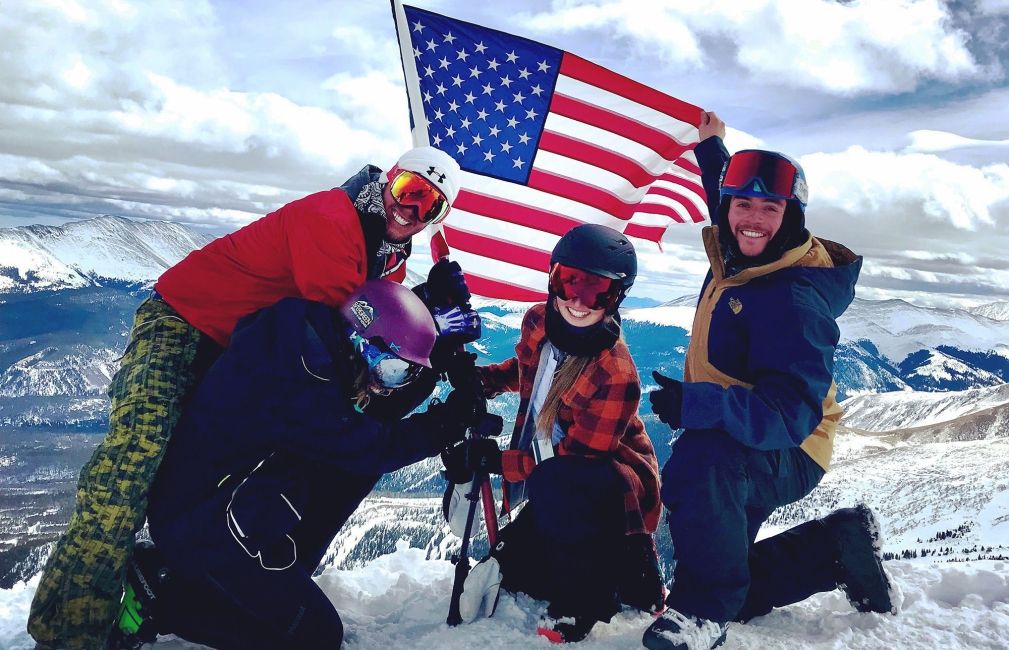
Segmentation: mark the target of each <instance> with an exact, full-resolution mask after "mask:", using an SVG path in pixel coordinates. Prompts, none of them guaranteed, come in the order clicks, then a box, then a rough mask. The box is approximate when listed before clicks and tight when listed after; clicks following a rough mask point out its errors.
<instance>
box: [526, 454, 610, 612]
mask: <svg viewBox="0 0 1009 650" xmlns="http://www.w3.org/2000/svg"><path fill="white" fill-rule="evenodd" d="M527 486H528V489H529V504H528V506H527V509H528V512H526V513H522V514H521V515H520V516H523V515H528V516H529V518H530V521H529V527H530V529H531V531H532V535H531V537H532V538H533V539H536V540H537V542H536V547H533V548H531V549H530V552H531V554H533V555H535V556H539V559H538V560H534V561H533V564H534V566H535V568H536V570H538V571H539V573H540V575H539V576H537V577H536V578H534V579H533V581H535V582H536V583H538V586H539V587H541V589H542V593H541V595H540V597H542V598H544V599H546V600H548V601H550V604H551V609H552V611H553V612H555V613H557V614H559V615H565V616H584V617H589V618H593V619H596V620H608V619H609V617H610V616H612V615H613V614H614V613H615V612H616V611H618V609H619V605H618V604H617V597H616V591H617V587H616V585H617V575H616V567H617V566H618V558H619V554H620V552H621V551H622V545H621V542H622V540H623V537H624V533H625V530H624V528H625V524H624V511H623V492H624V489H623V481H622V480H621V479H620V477H619V475H618V474H617V473H616V470H615V469H614V468H613V466H612V464H611V463H610V461H608V460H589V459H586V458H583V457H580V456H561V457H556V458H552V459H550V460H548V461H546V462H544V463H541V464H540V465H538V466H537V467H536V470H535V471H534V472H533V473H532V475H531V476H530V477H529V479H528V482H527ZM531 595H532V594H531Z"/></svg>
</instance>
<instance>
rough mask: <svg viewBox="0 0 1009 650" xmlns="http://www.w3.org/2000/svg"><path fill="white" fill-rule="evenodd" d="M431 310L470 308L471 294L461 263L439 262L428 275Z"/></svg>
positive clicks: (443, 260) (442, 260) (429, 305)
mask: <svg viewBox="0 0 1009 650" xmlns="http://www.w3.org/2000/svg"><path fill="white" fill-rule="evenodd" d="M427 295H428V300H429V301H430V302H428V303H427V306H428V308H429V309H432V311H433V308H434V307H466V308H468V307H469V298H470V292H469V287H467V286H466V277H465V276H464V275H463V272H462V267H461V266H459V262H450V261H448V260H447V259H441V260H438V263H437V264H435V265H434V266H432V267H431V271H430V272H428V274H427Z"/></svg>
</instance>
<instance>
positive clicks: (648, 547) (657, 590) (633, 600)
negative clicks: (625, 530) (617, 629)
mask: <svg viewBox="0 0 1009 650" xmlns="http://www.w3.org/2000/svg"><path fill="white" fill-rule="evenodd" d="M617 581H618V585H617V593H619V594H620V602H622V603H624V604H625V605H629V606H631V607H633V608H635V609H639V610H641V611H643V612H650V613H652V614H656V615H657V614H661V613H662V610H664V609H665V607H666V604H665V598H666V589H665V585H664V584H663V580H662V571H661V569H659V558H658V555H657V554H656V551H655V542H654V541H653V540H652V536H651V535H648V534H644V533H642V534H637V535H626V536H625V537H624V549H623V555H622V557H621V568H620V572H619V573H618V575H617Z"/></svg>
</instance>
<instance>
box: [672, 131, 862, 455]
mask: <svg viewBox="0 0 1009 650" xmlns="http://www.w3.org/2000/svg"><path fill="white" fill-rule="evenodd" d="M695 153H696V155H697V160H698V163H699V164H700V167H701V171H702V179H703V182H704V189H705V191H706V192H707V194H708V197H710V200H709V212H710V213H711V215H712V223H713V225H712V226H709V227H707V228H705V229H704V232H703V240H704V247H705V251H706V252H707V255H708V259H709V261H710V262H711V269H710V270H709V272H708V274H707V277H706V278H705V280H704V285H703V287H702V288H701V293H700V297H699V299H698V303H697V311H696V312H695V314H694V322H693V326H692V329H691V340H690V345H689V347H688V349H687V358H686V363H685V368H684V380H685V383H684V390H683V408H682V414H683V426H684V427H685V428H686V429H711V430H719V431H724V432H726V433H728V434H729V435H730V436H732V437H733V438H734V439H735V440H737V441H739V442H740V443H742V444H744V445H746V446H748V447H752V448H755V449H761V450H770V449H787V448H791V447H802V449H803V450H804V451H806V453H808V454H809V455H810V457H811V458H812V459H813V460H814V461H816V462H817V464H819V465H820V466H821V467H823V468H824V469H827V468H828V466H829V465H830V458H831V455H832V453H833V438H834V430H835V429H836V427H837V423H838V422H839V421H840V419H841V415H842V410H841V407H840V406H839V405H838V404H837V401H836V399H835V393H836V385H835V384H834V380H833V370H834V350H835V348H836V346H837V342H838V338H839V335H840V332H839V330H838V327H837V323H836V319H837V318H838V317H839V316H840V315H841V314H842V313H844V310H845V309H847V307H848V305H849V304H851V301H852V299H853V298H854V295H855V282H856V281H857V280H858V273H859V270H860V269H861V266H862V258H861V257H859V256H856V255H855V254H854V253H852V252H851V251H850V250H848V249H847V248H845V247H844V246H841V245H840V244H836V243H834V242H830V241H827V240H823V239H818V238H816V237H813V236H812V235H810V236H809V237H807V239H806V240H805V241H804V242H803V243H802V244H801V245H799V246H797V247H795V248H792V249H790V250H788V251H786V252H785V253H784V254H783V255H782V257H781V258H780V259H779V260H777V261H775V262H772V263H770V264H766V265H763V266H758V267H751V268H746V269H743V270H741V271H739V272H738V273H736V274H734V275H730V276H726V272H725V266H724V255H723V253H722V251H721V249H720V246H719V243H718V232H717V229H718V228H719V227H723V224H720V223H718V211H717V206H718V177H719V175H720V173H721V169H722V165H723V164H724V163H725V162H726V161H727V160H728V157H729V155H728V152H727V151H726V150H725V147H724V146H723V145H722V141H721V139H720V138H718V137H712V138H708V139H707V140H705V141H704V142H701V143H700V144H698V145H697V148H696V149H695ZM724 227H728V226H727V224H724Z"/></svg>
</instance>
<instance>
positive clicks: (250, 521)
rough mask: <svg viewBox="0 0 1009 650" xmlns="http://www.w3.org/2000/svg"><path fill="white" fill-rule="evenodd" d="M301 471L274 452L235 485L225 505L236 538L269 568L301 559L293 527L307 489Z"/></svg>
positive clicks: (249, 552)
mask: <svg viewBox="0 0 1009 650" xmlns="http://www.w3.org/2000/svg"><path fill="white" fill-rule="evenodd" d="M298 474H299V472H298V471H297V468H296V467H294V465H293V464H291V463H290V462H284V459H283V457H278V456H277V455H276V454H271V455H270V456H268V457H267V458H265V459H263V460H262V461H261V462H260V463H259V464H258V465H256V466H255V467H254V468H253V469H252V471H251V472H249V474H248V475H247V476H246V477H245V478H244V479H242V480H241V481H240V482H239V483H238V485H237V486H235V488H234V490H233V491H232V493H231V498H230V499H229V500H228V503H227V505H226V506H225V511H226V515H227V522H228V531H229V532H230V533H231V536H232V537H233V538H234V540H235V542H236V543H237V544H238V545H239V546H240V547H241V548H242V549H243V550H244V551H245V553H246V554H248V556H249V557H251V558H254V559H256V560H258V561H259V564H260V566H262V567H263V568H264V569H267V570H270V571H282V570H284V569H287V568H290V567H291V566H293V565H294V563H295V562H297V560H298V546H297V544H296V543H295V541H294V538H293V537H292V536H291V531H293V530H294V528H295V526H297V525H298V522H300V521H301V513H302V511H303V504H304V503H305V497H306V493H307V485H306V483H305V481H304V479H303V478H301V477H299V475H298Z"/></svg>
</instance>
